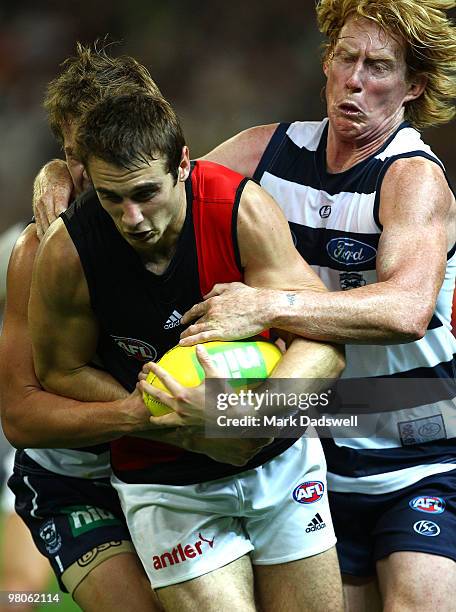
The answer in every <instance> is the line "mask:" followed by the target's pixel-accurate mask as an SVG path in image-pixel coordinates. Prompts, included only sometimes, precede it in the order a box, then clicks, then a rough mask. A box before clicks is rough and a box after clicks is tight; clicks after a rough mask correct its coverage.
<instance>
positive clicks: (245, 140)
mask: <svg viewBox="0 0 456 612" xmlns="http://www.w3.org/2000/svg"><path fill="white" fill-rule="evenodd" d="M277 126H278V123H271V124H269V125H257V126H255V127H252V128H249V129H247V130H243V131H242V132H239V134H236V135H235V136H232V137H231V138H229V139H228V140H225V142H222V144H220V145H219V146H218V147H216V148H215V149H213V150H212V151H210V152H209V153H207V155H205V156H204V157H202V158H201V159H205V160H208V161H213V162H216V163H218V164H222V165H224V166H227V167H228V168H231V169H232V170H235V171H236V172H239V173H240V174H243V175H244V176H253V174H254V172H255V170H256V168H257V166H258V164H259V162H260V159H261V157H262V156H263V153H264V151H265V149H266V147H267V146H268V143H269V141H270V140H271V138H272V135H273V134H274V132H275V130H276V129H277Z"/></svg>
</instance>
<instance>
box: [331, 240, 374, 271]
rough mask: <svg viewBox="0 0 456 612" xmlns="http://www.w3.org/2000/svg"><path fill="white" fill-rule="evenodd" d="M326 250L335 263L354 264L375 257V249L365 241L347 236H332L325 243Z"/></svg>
mask: <svg viewBox="0 0 456 612" xmlns="http://www.w3.org/2000/svg"><path fill="white" fill-rule="evenodd" d="M326 251H327V253H328V255H329V256H330V258H331V259H332V260H334V261H337V263H340V264H345V265H346V266H356V265H358V264H361V263H366V262H367V261H371V260H372V259H375V256H376V255H377V249H374V247H371V246H370V245H369V244H366V243H365V242H360V241H359V240H353V239H352V238H349V237H348V236H343V237H342V238H333V239H332V240H330V241H329V242H328V244H327V245H326Z"/></svg>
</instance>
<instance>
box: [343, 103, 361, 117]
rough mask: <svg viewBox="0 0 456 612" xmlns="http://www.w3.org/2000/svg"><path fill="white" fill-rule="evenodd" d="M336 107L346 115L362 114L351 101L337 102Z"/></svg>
mask: <svg viewBox="0 0 456 612" xmlns="http://www.w3.org/2000/svg"><path fill="white" fill-rule="evenodd" d="M338 109H339V111H340V112H341V113H342V114H343V115H348V116H349V117H357V116H360V115H362V111H361V109H359V108H358V107H357V106H356V104H352V103H351V102H344V103H342V104H339V106H338Z"/></svg>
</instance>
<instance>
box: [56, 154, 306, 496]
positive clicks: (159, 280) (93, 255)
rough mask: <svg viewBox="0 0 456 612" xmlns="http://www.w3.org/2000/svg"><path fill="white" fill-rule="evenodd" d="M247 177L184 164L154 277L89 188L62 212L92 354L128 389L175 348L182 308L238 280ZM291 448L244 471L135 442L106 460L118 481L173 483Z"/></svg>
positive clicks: (218, 473)
mask: <svg viewBox="0 0 456 612" xmlns="http://www.w3.org/2000/svg"><path fill="white" fill-rule="evenodd" d="M247 180H248V179H245V178H243V177H242V176H241V175H239V174H237V173H235V172H232V171H231V170H229V169H227V168H224V167H223V166H219V165H218V164H214V163H211V162H196V163H195V164H194V165H192V172H191V175H190V177H189V179H188V180H187V181H186V197H187V212H186V218H185V222H184V225H183V228H182V232H181V234H180V236H179V239H178V244H177V248H176V252H175V254H174V257H173V259H172V261H171V262H170V264H169V266H168V268H167V270H166V271H165V272H164V273H163V274H161V275H155V274H153V273H152V272H149V271H148V270H146V269H145V267H144V265H143V263H142V262H141V260H140V258H139V256H138V255H137V253H136V251H135V250H134V249H133V248H132V247H131V246H130V245H129V244H128V243H127V242H126V240H124V238H123V237H122V236H121V235H120V233H119V232H118V231H117V229H116V227H115V225H114V223H113V221H112V220H111V218H110V217H109V215H108V214H107V213H106V212H105V211H104V209H103V208H102V207H101V205H100V204H99V202H98V199H97V197H96V195H95V193H94V192H93V191H92V192H91V193H89V194H87V195H86V196H83V197H82V198H81V199H80V200H78V201H76V202H75V203H74V204H73V205H72V206H71V207H70V208H69V209H68V211H66V212H65V213H64V214H63V215H62V219H63V221H64V223H65V225H66V228H67V230H68V232H69V234H70V236H71V238H72V240H73V242H74V244H75V246H76V249H77V250H78V253H79V256H80V258H81V263H82V266H83V269H84V273H85V276H86V279H87V283H88V287H89V292H90V299H91V306H92V309H93V311H94V312H95V315H96V317H97V319H98V322H99V340H98V347H97V354H98V356H99V357H100V359H101V361H102V363H103V365H104V368H105V369H106V371H107V372H109V373H110V374H111V375H112V376H113V377H114V378H116V379H117V380H118V381H119V382H120V383H121V384H122V385H123V386H124V387H125V388H126V389H128V390H129V391H132V390H133V389H134V387H135V384H136V381H137V376H138V373H139V371H140V369H141V367H142V365H143V363H144V362H145V361H156V360H158V359H160V357H161V356H162V355H163V354H164V353H165V352H166V351H168V350H169V349H170V348H172V347H173V346H175V345H176V344H177V343H178V342H179V337H180V334H181V332H182V329H183V328H182V326H181V325H180V318H181V316H182V315H183V313H184V312H185V311H186V310H188V309H189V308H190V307H191V306H193V304H195V303H197V302H200V301H201V300H202V296H203V295H204V294H205V293H207V292H208V291H210V289H211V288H212V287H213V285H214V284H216V283H221V282H233V281H241V280H242V278H243V275H242V269H241V263H240V257H239V250H238V244H237V230H236V228H237V212H238V207H239V200H240V198H241V195H242V191H243V189H244V186H245V184H246V182H247ZM293 442H294V440H290V439H286V440H276V441H274V442H273V443H272V444H270V445H269V446H268V447H266V448H265V449H263V450H262V451H260V453H258V455H256V456H255V457H254V458H253V459H252V460H251V461H250V462H249V463H248V464H247V465H245V466H243V467H242V468H239V467H235V466H232V465H228V464H224V463H219V462H217V461H213V460H212V459H209V458H208V457H206V456H205V455H202V454H198V453H190V452H187V451H183V450H182V449H179V448H176V447H175V446H171V445H168V444H162V443H159V442H149V441H146V440H141V439H139V438H133V437H124V438H122V439H120V440H116V441H115V442H113V443H112V444H111V456H112V465H113V470H114V472H115V474H116V475H117V476H118V477H119V478H120V479H121V480H123V481H124V482H154V483H166V484H176V485H177V484H179V485H180V484H191V483H196V482H203V481H205V480H212V479H215V478H222V477H225V476H229V475H232V474H236V473H238V472H240V471H243V470H246V469H250V468H253V467H257V466H258V465H262V464H263V463H265V462H266V461H268V460H269V459H271V458H272V457H275V456H276V455H278V454H279V453H281V452H283V451H284V450H285V449H286V448H288V447H289V446H290V445H291V444H292V443H293Z"/></svg>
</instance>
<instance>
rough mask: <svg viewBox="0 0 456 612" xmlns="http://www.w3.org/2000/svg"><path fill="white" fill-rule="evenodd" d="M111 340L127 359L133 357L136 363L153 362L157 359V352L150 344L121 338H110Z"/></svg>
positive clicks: (134, 339)
mask: <svg viewBox="0 0 456 612" xmlns="http://www.w3.org/2000/svg"><path fill="white" fill-rule="evenodd" d="M111 338H112V339H113V340H114V342H115V343H116V344H117V346H118V347H120V348H121V349H122V350H123V351H124V352H125V353H126V354H127V355H128V357H133V359H137V360H138V361H155V360H156V359H157V351H156V350H155V349H154V347H153V346H152V345H151V344H148V343H147V342H144V341H143V340H137V339H136V338H124V337H123V336H111Z"/></svg>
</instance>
